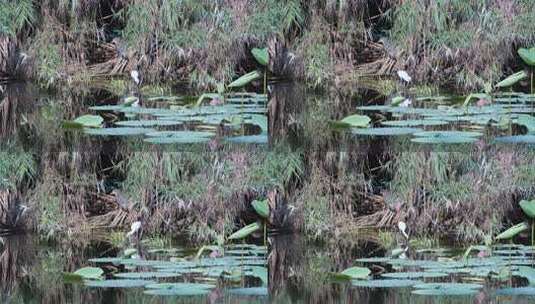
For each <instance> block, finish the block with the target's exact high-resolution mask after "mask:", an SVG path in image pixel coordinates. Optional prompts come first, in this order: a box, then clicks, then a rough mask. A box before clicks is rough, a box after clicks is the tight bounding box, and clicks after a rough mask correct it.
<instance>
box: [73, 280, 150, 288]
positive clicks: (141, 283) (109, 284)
mask: <svg viewBox="0 0 535 304" xmlns="http://www.w3.org/2000/svg"><path fill="white" fill-rule="evenodd" d="M155 283H156V282H155V281H148V280H104V281H85V283H84V284H85V286H88V287H98V288H140V287H145V286H146V285H150V284H155Z"/></svg>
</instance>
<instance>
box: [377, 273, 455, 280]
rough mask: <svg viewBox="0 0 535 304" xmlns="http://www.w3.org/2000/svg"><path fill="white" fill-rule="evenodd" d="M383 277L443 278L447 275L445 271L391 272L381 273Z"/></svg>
mask: <svg viewBox="0 0 535 304" xmlns="http://www.w3.org/2000/svg"><path fill="white" fill-rule="evenodd" d="M381 276H382V277H385V278H392V279H419V278H443V277H447V276H448V274H447V273H443V272H392V273H383V274H382V275H381Z"/></svg>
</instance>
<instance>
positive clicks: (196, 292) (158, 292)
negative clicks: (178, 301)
mask: <svg viewBox="0 0 535 304" xmlns="http://www.w3.org/2000/svg"><path fill="white" fill-rule="evenodd" d="M143 293H144V294H147V295H153V296H175V297H177V296H202V295H206V294H209V293H210V290H209V289H203V288H171V289H149V290H145V291H144V292H143Z"/></svg>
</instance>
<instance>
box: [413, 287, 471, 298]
mask: <svg viewBox="0 0 535 304" xmlns="http://www.w3.org/2000/svg"><path fill="white" fill-rule="evenodd" d="M477 292H478V291H477V290H475V289H470V288H439V289H418V290H414V291H412V294H416V295H422V296H470V295H474V294H476V293H477Z"/></svg>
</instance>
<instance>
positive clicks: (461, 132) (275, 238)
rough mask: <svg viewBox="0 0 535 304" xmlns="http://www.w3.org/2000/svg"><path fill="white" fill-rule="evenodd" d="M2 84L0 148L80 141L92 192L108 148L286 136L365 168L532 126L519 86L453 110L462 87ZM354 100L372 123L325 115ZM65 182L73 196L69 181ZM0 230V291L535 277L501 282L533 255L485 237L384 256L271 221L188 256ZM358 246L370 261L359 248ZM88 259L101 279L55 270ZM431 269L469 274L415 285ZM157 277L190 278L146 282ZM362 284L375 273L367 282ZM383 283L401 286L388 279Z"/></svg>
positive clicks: (319, 287) (132, 293) (238, 292)
mask: <svg viewBox="0 0 535 304" xmlns="http://www.w3.org/2000/svg"><path fill="white" fill-rule="evenodd" d="M0 96H1V100H2V101H1V103H0V111H1V112H0V113H1V115H0V137H1V139H2V147H1V148H2V151H5V150H8V149H11V151H13V149H20V150H22V151H30V152H31V153H32V154H33V155H37V156H39V158H41V159H40V161H41V162H46V161H47V159H55V158H58V157H59V155H62V154H64V153H65V152H80V154H82V155H86V154H87V155H89V156H87V157H84V156H82V157H81V158H82V159H84V160H83V162H84V163H85V165H84V166H85V170H98V172H99V173H98V174H97V175H98V177H99V185H98V187H99V191H103V192H109V191H110V189H112V188H114V186H116V183H117V180H118V179H121V178H124V177H120V176H115V175H114V173H106V171H105V170H102V169H103V168H107V167H109V166H111V165H112V164H114V163H116V162H120V161H121V159H118V158H117V155H120V154H121V153H120V151H123V152H124V151H143V152H150V153H154V152H155V151H156V150H158V151H159V149H170V151H173V152H177V151H179V152H180V151H188V152H197V151H207V150H208V151H221V150H222V149H229V150H224V151H230V150H232V149H242V148H243V146H248V145H253V146H257V145H260V147H261V148H260V149H264V148H263V147H265V146H268V147H269V146H272V145H275V144H277V143H283V144H284V145H287V146H289V147H292V148H294V149H296V150H300V151H303V150H304V151H307V153H306V154H305V155H306V156H305V158H307V161H306V162H305V163H310V162H311V161H312V160H315V161H318V160H322V161H325V160H323V159H324V158H325V155H327V154H332V153H338V154H348V155H351V156H352V157H351V159H352V160H351V161H349V163H351V162H352V163H361V162H365V163H366V164H365V167H367V168H374V167H377V165H378V164H380V163H382V162H384V161H385V159H384V158H385V157H387V156H385V155H386V154H387V153H385V151H387V150H391V149H407V151H433V150H437V151H450V152H452V151H453V152H462V153H468V152H469V151H472V150H474V149H482V148H481V147H482V146H484V145H492V146H499V145H503V144H504V143H505V144H506V145H512V147H513V148H514V149H524V148H526V149H528V150H529V149H532V147H533V146H532V144H533V143H534V139H533V136H534V135H530V134H533V132H534V125H535V123H534V121H533V116H532V113H533V108H532V104H533V102H534V101H535V98H534V97H533V96H530V95H527V94H523V93H517V94H513V95H511V94H503V95H500V96H499V97H497V98H496V99H495V101H494V104H492V105H489V106H476V105H473V106H472V105H470V106H469V107H466V108H462V109H459V108H458V107H457V108H454V107H452V105H456V104H458V103H462V102H464V101H465V100H464V99H459V98H454V97H447V96H446V97H444V96H439V97H425V96H419V97H418V96H412V105H411V106H409V107H397V106H388V104H390V102H391V100H392V97H385V96H380V95H379V94H377V93H375V92H371V91H366V90H358V91H357V92H347V93H340V92H333V93H330V94H327V95H325V94H317V93H314V92H311V91H308V90H306V89H304V88H303V87H301V86H298V85H294V84H276V85H273V86H271V91H270V94H269V98H268V97H267V96H265V95H262V94H256V93H250V94H233V95H229V96H226V104H225V105H220V104H219V103H220V102H221V101H220V100H218V99H217V98H216V99H214V100H212V101H211V102H210V105H206V106H202V107H199V108H190V107H186V105H187V104H190V103H192V102H195V101H196V100H192V99H190V98H188V97H184V96H181V95H180V94H152V95H150V96H143V97H142V98H139V97H134V96H117V95H114V94H113V93H110V92H109V91H108V90H105V89H101V88H93V89H83V90H80V91H77V92H60V93H57V94H44V93H42V92H40V91H39V90H38V89H36V88H34V87H32V86H31V85H27V84H10V85H3V86H2V91H1V95H0ZM296 100H299V101H302V102H301V103H297V102H295V101H296ZM356 113H358V114H360V115H362V114H366V115H368V116H369V117H370V118H371V123H370V124H371V127H372V128H367V129H348V128H347V126H342V127H341V128H340V126H339V125H337V124H336V122H337V121H339V120H341V119H343V118H344V117H347V116H349V115H352V114H356ZM86 114H92V115H95V114H99V115H101V117H103V118H104V119H103V121H102V122H101V124H102V128H84V127H83V126H79V125H73V124H72V123H70V122H72V121H73V120H74V119H75V118H76V117H80V116H82V115H86ZM268 117H269V119H268ZM268 130H269V132H268ZM429 131H433V132H429ZM445 131H446V132H445ZM513 144H514V146H513ZM227 145H229V147H227ZM222 147H224V148H222ZM51 162H52V161H51ZM367 174H368V177H369V178H370V179H372V180H374V179H379V178H380V177H382V175H381V174H382V173H381V172H374V171H370V172H369V173H367ZM375 176H376V177H375ZM3 182H5V181H3ZM377 183H379V182H377ZM73 185H74V187H87V181H85V180H83V179H81V180H77V181H76V182H75V183H73ZM73 185H70V186H73ZM0 186H5V185H4V184H0ZM30 186H31V185H28V187H30ZM66 191H67V190H66ZM69 191H70V190H69ZM69 193H70V192H69ZM72 193H73V195H74V196H75V193H76V192H75V191H72ZM75 199H88V198H87V197H81V198H80V197H78V198H75ZM0 232H2V237H1V242H0V286H1V290H0V292H1V293H0V301H1V302H2V303H268V302H273V303H533V302H534V301H535V298H534V297H532V296H533V295H534V294H535V291H534V290H533V289H522V290H519V289H516V290H503V289H505V288H509V287H524V286H527V285H528V280H527V279H526V277H530V276H533V277H535V275H533V274H529V273H526V271H525V269H524V268H522V267H529V266H531V265H532V263H533V256H534V255H535V250H534V249H533V248H531V247H527V246H518V247H494V248H492V250H493V255H492V256H491V257H488V256H483V255H480V252H483V253H484V252H485V249H481V250H474V252H472V253H471V254H470V255H469V256H468V257H467V258H466V259H463V258H461V257H462V255H463V253H464V250H462V249H455V250H453V249H449V250H444V251H442V250H440V251H436V250H432V251H424V250H420V251H415V252H407V254H406V255H407V256H408V257H407V258H406V259H402V258H401V255H400V254H399V253H398V254H396V255H394V256H392V254H391V252H390V250H387V249H385V248H383V247H382V245H380V244H379V243H377V242H374V241H369V240H368V241H366V240H362V241H360V240H356V239H355V240H352V241H347V240H345V241H341V240H340V241H334V240H333V241H331V242H328V243H323V244H315V243H313V242H310V241H306V240H304V239H303V238H301V237H299V236H295V235H285V234H282V235H275V234H272V235H271V236H270V237H269V238H268V239H267V244H266V245H264V244H263V239H262V237H261V236H260V237H259V236H255V237H253V238H249V239H247V240H248V241H249V243H248V244H245V243H243V244H241V243H238V244H234V245H227V246H224V247H218V248H216V249H214V248H207V250H206V251H205V252H204V253H203V254H202V255H201V257H200V258H195V257H196V254H197V252H198V250H199V249H200V248H199V247H198V246H191V245H189V243H188V242H183V241H176V242H160V243H154V242H152V243H144V244H142V246H140V247H136V248H130V247H129V246H125V244H124V243H120V242H113V241H112V240H110V238H109V237H99V236H100V235H101V234H104V235H108V234H109V233H108V232H103V233H102V232H98V233H97V232H93V233H92V234H91V235H84V236H83V237H80V238H78V239H79V242H76V241H72V242H68V243H67V244H64V243H62V244H61V245H58V244H55V243H54V244H49V243H47V242H46V241H43V240H40V239H38V238H37V237H35V236H31V235H24V234H13V232H12V231H8V232H6V231H2V230H0ZM377 233H378V232H377V231H374V232H372V234H374V235H376V234H377ZM82 235H83V234H82ZM364 239H366V238H364ZM435 249H436V248H435ZM377 257H386V258H385V259H384V260H376V259H375V258H377ZM362 258H374V260H371V261H366V260H360V261H359V260H358V259H362ZM85 266H92V267H96V266H98V267H101V268H102V269H104V274H103V275H102V276H101V277H102V278H106V280H103V281H100V280H98V281H85V283H84V280H81V281H80V280H78V281H77V280H74V281H72V280H66V273H71V272H74V271H75V270H77V269H80V268H81V267H85ZM353 266H358V267H368V268H371V269H372V273H371V274H370V278H371V279H372V281H362V280H354V281H352V280H348V279H344V280H341V279H340V278H339V277H336V276H335V275H334V274H336V273H339V272H341V271H342V270H344V269H347V268H349V267H353ZM452 269H453V270H452ZM391 273H398V275H393V276H392V275H389V274H391ZM399 273H401V274H399ZM391 276H392V277H391ZM110 280H115V281H111V282H110ZM118 280H119V281H118ZM140 280H144V281H140ZM380 280H388V281H381V282H378V281H380ZM392 280H397V281H392ZM401 280H403V281H401ZM407 280H410V281H407ZM102 282H104V283H102ZM140 282H141V283H140ZM363 282H366V283H363ZM370 282H372V283H370ZM431 282H434V283H437V282H447V283H465V284H472V285H471V286H470V285H456V286H454V285H450V286H444V285H438V287H437V286H430V285H427V286H425V285H424V287H425V288H415V287H414V285H416V284H422V283H431ZM157 283H184V284H192V285H180V286H178V285H175V286H171V285H170V286H166V285H161V284H160V285H156V286H154V284H157ZM368 283H370V284H379V285H377V286H374V287H371V286H366V284H368ZM532 283H535V279H534V282H532ZM108 284H112V285H117V286H113V287H114V288H111V287H110V285H108ZM381 284H392V285H396V284H398V285H399V284H404V285H406V286H405V287H394V286H390V287H388V288H385V287H384V286H381ZM474 284H475V285H474ZM121 285H123V287H121ZM124 285H130V286H131V287H129V288H126V287H124ZM132 286H133V287H132ZM171 287H172V288H171ZM420 287H421V286H420ZM422 290H423V292H422ZM508 292H512V293H524V295H511V294H507V293H508ZM173 293H174V294H173ZM426 293H427V295H425V294H426ZM448 293H449V294H448ZM455 293H458V294H455Z"/></svg>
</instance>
